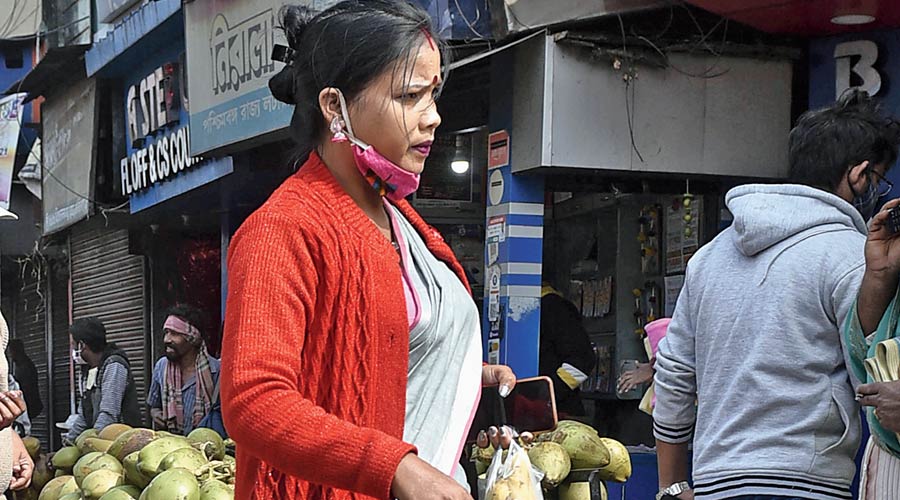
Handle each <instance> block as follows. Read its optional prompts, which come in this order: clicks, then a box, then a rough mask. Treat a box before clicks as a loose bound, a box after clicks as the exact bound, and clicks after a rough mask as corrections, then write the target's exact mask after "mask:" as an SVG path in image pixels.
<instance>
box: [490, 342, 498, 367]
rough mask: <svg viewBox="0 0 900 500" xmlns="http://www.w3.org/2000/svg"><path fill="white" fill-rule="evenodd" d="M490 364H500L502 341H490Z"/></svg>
mask: <svg viewBox="0 0 900 500" xmlns="http://www.w3.org/2000/svg"><path fill="white" fill-rule="evenodd" d="M488 364H491V365H498V364H500V339H490V340H488Z"/></svg>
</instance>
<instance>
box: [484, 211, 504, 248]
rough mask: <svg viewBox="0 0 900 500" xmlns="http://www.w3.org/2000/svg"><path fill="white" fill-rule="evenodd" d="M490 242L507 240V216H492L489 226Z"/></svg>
mask: <svg viewBox="0 0 900 500" xmlns="http://www.w3.org/2000/svg"><path fill="white" fill-rule="evenodd" d="M487 241H488V243H503V242H504V241H506V217H505V216H499V217H491V218H490V219H488V227H487Z"/></svg>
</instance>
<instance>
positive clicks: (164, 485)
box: [141, 469, 200, 500]
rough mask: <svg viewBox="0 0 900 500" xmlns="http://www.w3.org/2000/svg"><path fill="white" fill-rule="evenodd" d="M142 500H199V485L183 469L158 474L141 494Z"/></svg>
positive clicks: (189, 473) (191, 474)
mask: <svg viewBox="0 0 900 500" xmlns="http://www.w3.org/2000/svg"><path fill="white" fill-rule="evenodd" d="M141 498H143V499H144V500H200V484H198V483H197V479H196V478H195V477H194V474H193V473H191V471H189V470H185V469H170V470H167V471H163V472H160V473H159V475H158V476H156V477H155V478H153V481H151V482H150V486H147V489H145V490H144V492H143V493H141Z"/></svg>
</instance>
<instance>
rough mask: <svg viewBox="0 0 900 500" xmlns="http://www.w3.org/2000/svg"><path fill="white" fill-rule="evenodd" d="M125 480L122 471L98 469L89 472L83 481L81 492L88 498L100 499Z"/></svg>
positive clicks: (87, 499) (88, 499) (89, 499)
mask: <svg viewBox="0 0 900 500" xmlns="http://www.w3.org/2000/svg"><path fill="white" fill-rule="evenodd" d="M124 482H125V478H124V477H122V473H121V472H116V471H112V470H109V469H98V470H96V471H94V472H91V473H90V474H88V476H87V477H85V478H84V480H83V481H82V482H81V492H82V494H83V495H84V498H85V499H86V500H98V499H99V498H100V497H102V496H103V495H105V494H106V492H107V491H109V490H111V489H113V488H115V487H116V486H121V485H122V483H124Z"/></svg>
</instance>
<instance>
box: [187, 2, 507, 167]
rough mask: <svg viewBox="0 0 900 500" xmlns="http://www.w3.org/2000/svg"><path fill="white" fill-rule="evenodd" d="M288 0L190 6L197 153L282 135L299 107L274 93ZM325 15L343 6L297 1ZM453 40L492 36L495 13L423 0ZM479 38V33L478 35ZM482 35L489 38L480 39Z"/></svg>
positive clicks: (191, 83) (468, 4)
mask: <svg viewBox="0 0 900 500" xmlns="http://www.w3.org/2000/svg"><path fill="white" fill-rule="evenodd" d="M286 3H287V2H285V1H284V0H245V1H241V2H236V1H233V0H194V1H192V2H189V3H187V2H186V3H185V5H184V15H185V39H186V42H187V60H188V75H187V77H188V85H189V86H190V88H191V101H192V106H191V111H190V121H191V125H192V126H191V135H190V140H191V154H194V155H200V154H204V153H208V152H210V151H213V150H216V149H222V148H228V147H229V146H234V145H235V144H238V143H241V142H243V141H246V140H250V139H255V138H257V137H260V136H264V135H267V134H271V133H274V132H277V131H280V130H283V129H284V128H285V127H287V126H288V124H289V123H290V121H291V115H292V114H293V110H294V108H293V106H289V105H286V104H284V103H282V102H279V101H278V100H276V99H275V98H274V97H272V94H271V92H269V87H268V83H269V79H270V78H272V76H273V75H275V74H276V73H278V72H279V71H280V70H281V68H283V67H284V64H283V63H281V62H276V61H273V60H272V59H271V55H272V47H273V46H274V45H275V44H281V45H287V42H286V41H285V38H284V33H283V32H282V31H281V30H280V29H278V22H279V21H278V12H279V10H280V9H281V7H282V6H283V5H285V4H286ZM292 3H295V4H299V5H305V6H308V7H310V8H311V9H312V10H313V11H320V10H324V9H326V8H328V7H330V6H332V5H334V4H335V3H337V0H297V1H295V2H292ZM416 3H418V4H419V5H420V6H422V7H423V8H424V9H426V10H427V11H428V13H429V14H430V15H431V18H432V19H433V21H434V23H435V26H436V27H437V29H438V31H439V32H440V33H441V34H442V35H444V36H446V37H448V38H472V37H475V38H478V37H482V38H486V37H489V35H490V22H489V19H490V17H489V14H488V12H487V8H486V4H484V3H483V2H481V1H480V0H417V2H416ZM479 33H480V34H481V35H479ZM476 35H477V36H476ZM482 35H483V36H482Z"/></svg>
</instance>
